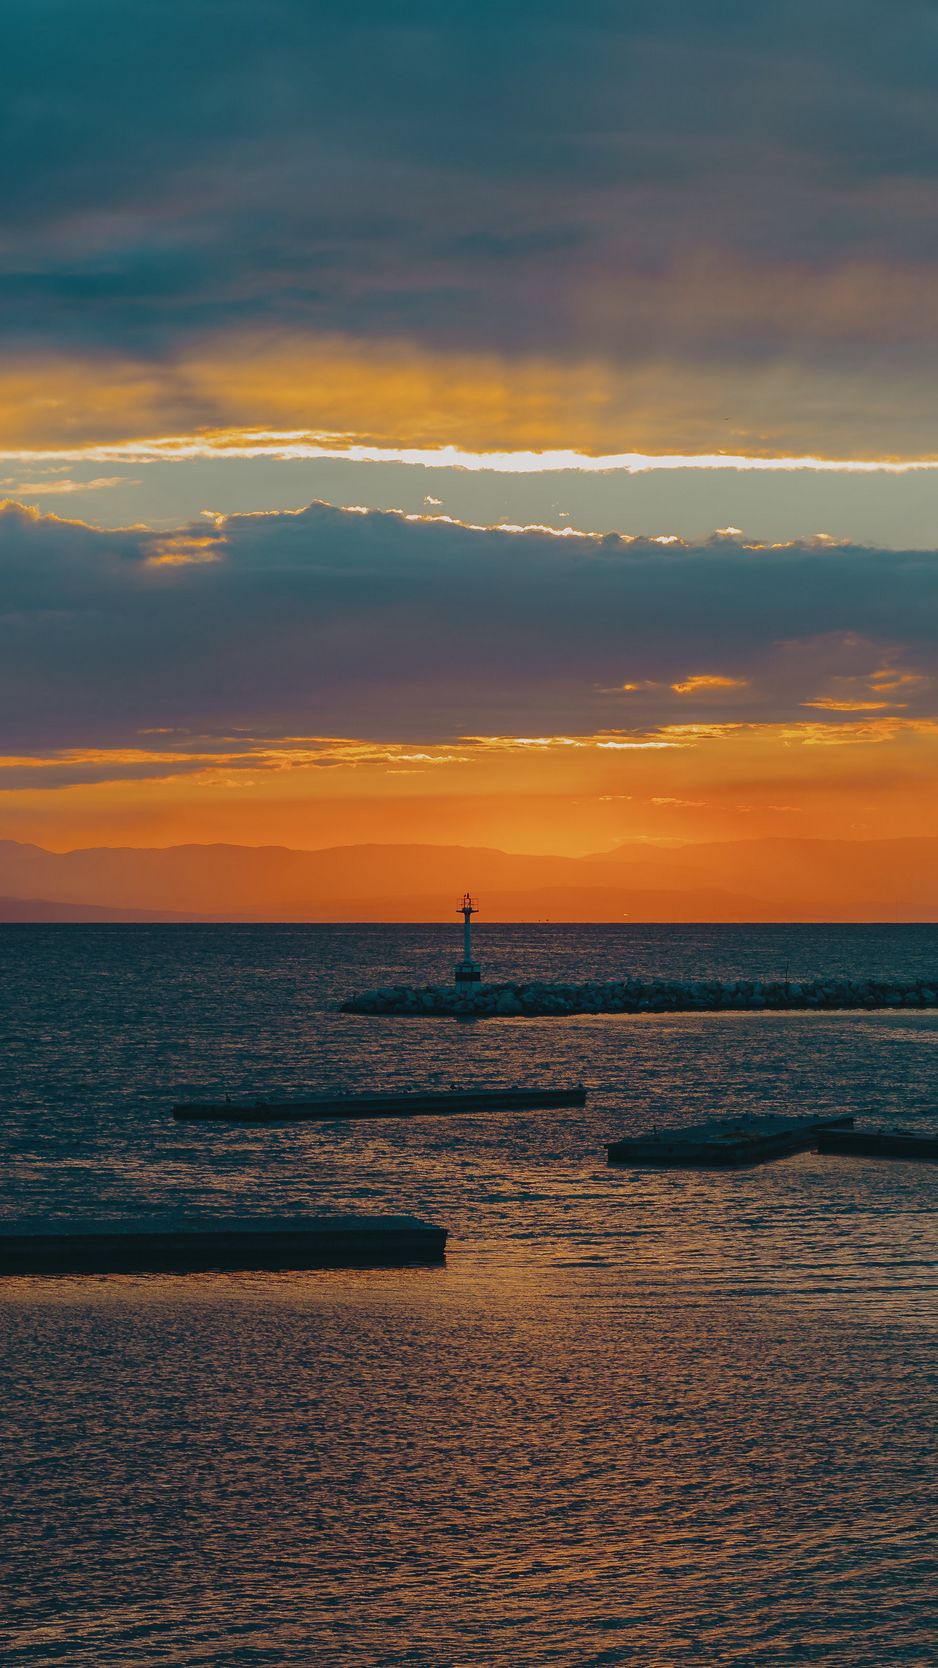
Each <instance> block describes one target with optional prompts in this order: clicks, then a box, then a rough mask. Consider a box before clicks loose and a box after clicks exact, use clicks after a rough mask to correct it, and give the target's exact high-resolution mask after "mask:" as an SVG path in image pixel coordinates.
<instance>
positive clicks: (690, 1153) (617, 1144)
mask: <svg viewBox="0 0 938 1668" xmlns="http://www.w3.org/2000/svg"><path fill="white" fill-rule="evenodd" d="M852 1123H853V1119H852V1118H851V1117H830V1118H784V1117H777V1116H775V1115H773V1114H769V1115H767V1116H765V1117H759V1116H757V1115H746V1116H743V1117H740V1118H714V1119H711V1120H710V1121H709V1122H708V1123H703V1124H692V1125H691V1126H690V1127H689V1128H687V1129H662V1130H658V1129H653V1130H648V1131H646V1132H645V1133H644V1134H643V1135H634V1136H629V1137H627V1138H626V1139H624V1140H622V1141H613V1142H611V1143H610V1144H609V1145H608V1146H607V1148H606V1157H607V1159H608V1161H609V1163H610V1164H665V1165H677V1166H687V1167H692V1168H695V1169H699V1168H704V1169H711V1168H714V1169H726V1168H731V1167H736V1166H738V1165H743V1164H764V1163H765V1162H766V1161H767V1160H768V1159H772V1158H783V1157H784V1156H785V1155H786V1154H787V1153H797V1152H804V1151H805V1150H807V1149H809V1148H812V1147H816V1146H817V1144H818V1138H819V1135H820V1132H821V1131H822V1130H826V1129H835V1128H844V1127H849V1126H850V1125H851V1124H852Z"/></svg>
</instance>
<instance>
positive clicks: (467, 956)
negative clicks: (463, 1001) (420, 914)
mask: <svg viewBox="0 0 938 1668" xmlns="http://www.w3.org/2000/svg"><path fill="white" fill-rule="evenodd" d="M456 913H457V915H461V916H462V918H463V921H464V923H465V925H464V927H463V940H462V961H458V962H457V963H456V989H457V990H461V991H464V992H465V993H466V995H467V996H468V995H471V994H472V992H473V991H475V990H478V988H479V985H480V984H481V982H482V969H481V967H480V966H479V964H478V962H476V961H473V959H472V917H473V915H478V913H479V906H478V904H477V903H476V900H475V898H472V897H470V896H469V893H468V892H467V893H466V894H465V896H464V897H463V900H462V903H461V904H457V905H456Z"/></svg>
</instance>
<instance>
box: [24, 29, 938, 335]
mask: <svg viewBox="0 0 938 1668" xmlns="http://www.w3.org/2000/svg"><path fill="white" fill-rule="evenodd" d="M936 72H938V21H936V16H935V12H934V8H933V7H932V6H931V5H929V4H925V3H919V0H888V3H887V0H852V3H851V4H846V3H840V0H826V3H824V0H822V3H820V4H818V3H816V0H815V3H811V4H809V3H808V0H789V3H787V4H786V5H785V6H778V5H769V4H760V3H756V4H753V3H752V0H739V3H733V4H731V3H720V0H695V3H693V4H691V3H689V0H688V3H686V4H685V3H680V0H655V3H652V0H647V3H644V0H632V3H631V4H629V5H628V6H623V5H621V4H613V3H611V0H609V3H601V0H586V3H585V4H581V5H578V6H576V7H572V6H570V5H568V4H562V5H561V4H558V3H553V0H537V3H536V4H535V3H530V4H529V3H526V0H520V3H519V0H515V3H504V0H502V3H499V4H495V3H484V0H483V3H482V4H479V3H478V0H476V3H474V4H471V5H470V4H449V5H447V6H445V7H441V6H439V5H438V4H430V3H425V4H421V3H415V0H403V3H401V4H396V5H394V6H388V5H387V4H376V3H375V4H364V3H359V4H356V3H354V0H352V3H350V4H347V5H345V6H342V7H336V6H331V5H330V6H327V5H325V4H315V3H314V4H310V3H309V0H158V3H157V0H141V3H139V4H135V5H127V4H126V0H10V4H8V6H7V7H6V8H5V12H4V51H3V54H2V57H0V109H2V112H3V115H2V123H3V131H2V139H3V144H2V151H0V154H2V157H3V220H4V224H3V228H2V231H0V301H2V320H3V324H2V329H3V331H4V333H5V334H6V336H7V337H8V339H9V338H15V340H16V342H17V344H18V345H20V346H21V347H22V346H26V347H29V346H34V345H35V344H36V343H39V344H51V345H53V346H56V347H61V346H63V345H71V346H74V347H88V346H93V347H96V348H98V349H99V350H104V349H112V350H115V351H120V352H123V353H126V352H133V353H138V354H142V355H149V354H152V355H155V356H157V357H159V356H160V355H169V354H170V353H172V352H175V351H178V350H180V348H181V346H182V345H183V344H184V343H185V342H186V341H189V340H191V339H193V338H200V337H201V336H203V335H205V334H206V333H209V332H213V331H216V330H218V329H226V328H228V329H230V328H242V329H243V328H248V327H256V328H257V329H261V330H263V329H268V328H270V327H272V326H276V327H282V328H284V329H289V330H297V329H300V330H311V331H320V332H322V331H326V332H328V331H340V332H348V333H351V334H355V335H366V336H367V335H382V336H392V337H393V336H398V335H399V336H404V337H407V338H416V339H418V340H421V341H423V342H424V343H428V344H434V345H444V346H467V345H468V346H474V347H495V348H507V349H515V348H527V349H532V350H533V349H537V350H541V351H547V350H549V351H550V352H552V353H560V354H564V353H567V352H571V353H572V352H577V353H583V352H599V353H605V354H608V355H611V356H613V357H615V356H616V355H622V356H625V357H630V356H641V355H653V354H655V353H662V352H666V351H672V350H673V349H674V348H675V347H676V346H677V347H680V348H682V349H683V351H685V352H691V351H693V352H695V353H696V354H698V355H699V356H700V357H702V358H706V357H707V356H708V355H713V356H717V355H723V356H726V355H728V354H735V355H738V356H742V357H745V356H746V355H749V356H756V357H758V356H759V355H760V354H763V353H768V352H776V351H778V350H779V348H780V347H781V346H784V345H785V344H786V343H790V342H792V341H794V342H795V343H796V344H802V345H803V343H804V341H805V340H814V339H817V340H819V341H822V342H823V341H828V340H830V341H832V342H834V343H835V344H836V343H838V342H840V344H841V347H848V348H850V350H851V351H853V352H856V349H857V344H858V341H868V342H869V344H870V345H871V348H873V347H875V346H876V344H877V343H878V342H879V341H881V340H884V341H886V342H890V341H892V340H893V339H894V337H895V334H896V331H897V328H898V329H899V333H900V336H902V335H905V336H907V335H908V334H909V333H910V331H911V333H912V335H913V336H914V334H915V330H914V320H910V319H909V318H908V317H906V318H904V319H903V320H901V321H897V319H896V318H895V316H893V315H892V314H891V313H890V309H889V307H888V305H886V306H883V305H882V296H881V294H880V293H879V292H877V296H876V297H875V298H874V297H871V298H869V299H868V300H864V299H863V298H862V297H861V300H860V302H859V303H858V304H857V306H856V307H855V308H853V309H851V308H847V309H846V317H845V318H842V317H841V311H842V310H841V309H838V308H835V309H833V311H832V312H831V313H829V314H825V315H824V316H823V317H820V318H812V317H811V316H810V309H809V314H808V316H807V317H806V318H805V319H802V320H800V321H799V320H797V319H793V318H792V316H791V314H790V312H789V311H788V310H787V309H786V306H785V304H784V297H781V298H780V297H779V296H778V295H773V296H770V297H769V298H768V299H767V300H766V301H765V303H764V305H762V306H761V307H758V308H756V309H755V310H754V312H753V311H750V316H749V317H748V318H747V319H745V320H739V321H737V325H736V328H735V329H734V328H733V321H732V318H727V319H725V320H723V321H722V323H721V322H719V321H715V319H714V317H713V306H712V305H711V303H712V302H713V295H714V294H715V293H717V292H719V293H725V291H726V289H727V286H728V285H729V286H730V288H732V286H733V284H734V283H735V282H738V283H739V286H740V290H741V292H743V293H744V292H745V291H746V290H747V288H748V289H750V290H751V288H752V284H753V279H752V277H751V275H750V276H749V277H747V276H746V275H747V273H748V271H749V267H750V266H751V265H752V264H753V263H755V264H756V265H757V266H759V267H760V269H761V268H764V267H765V266H766V265H768V266H769V267H772V266H778V267H779V268H781V269H783V270H784V269H787V268H788V267H790V268H791V271H792V277H791V278H790V280H789V282H790V283H791V284H794V285H795V288H796V289H798V288H799V287H800V289H801V290H803V291H805V292H807V291H808V290H809V288H810V281H811V278H812V275H813V276H815V277H817V276H824V275H825V274H829V272H830V270H831V269H832V268H837V267H839V266H843V265H844V264H845V263H846V265H847V266H850V265H851V263H860V264H861V265H863V264H864V263H866V264H869V263H874V264H876V263H878V264H880V265H882V264H884V265H885V267H886V268H887V269H892V268H893V267H895V268H903V267H908V268H910V269H911V270H913V271H914V272H919V271H920V269H921V268H922V267H923V266H924V268H925V269H926V270H927V269H928V268H929V267H930V265H931V263H932V262H933V261H934V259H935V257H936V240H938V230H936V228H938V215H936V214H935V206H936V204H935V192H936V177H938V127H936V124H935V122H934V119H933V99H934V91H933V90H934V86H935V78H936ZM701 253H703V254H704V255H706V257H707V261H708V262H709V263H710V264H709V265H707V264H706V263H705V265H704V266H703V267H695V266H694V265H693V263H694V262H696V261H698V260H699V258H700V256H701ZM688 263H691V266H690V267H689V266H688ZM734 274H736V275H737V277H735V278H734ZM633 290H634V296H633V295H632V291H633ZM708 298H709V299H708ZM923 328H924V326H923Z"/></svg>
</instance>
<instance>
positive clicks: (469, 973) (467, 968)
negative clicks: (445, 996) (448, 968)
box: [456, 961, 482, 991]
mask: <svg viewBox="0 0 938 1668" xmlns="http://www.w3.org/2000/svg"><path fill="white" fill-rule="evenodd" d="M481 983H482V969H481V967H480V966H479V964H478V962H477V961H458V962H457V963H456V989H457V990H462V991H476V990H478V988H479V986H480V984H481Z"/></svg>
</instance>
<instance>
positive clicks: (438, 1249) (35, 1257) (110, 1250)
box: [0, 1216, 447, 1276]
mask: <svg viewBox="0 0 938 1668" xmlns="http://www.w3.org/2000/svg"><path fill="white" fill-rule="evenodd" d="M446 1237H447V1232H446V1229H445V1228H438V1227H435V1226H434V1225H433V1224H432V1223H430V1222H421V1221H420V1220H419V1219H418V1218H417V1217H414V1216H320V1217H317V1216H300V1217H291V1218H288V1219H281V1218H276V1217H273V1218H259V1219H257V1220H251V1221H235V1220H227V1221H226V1220H224V1219H223V1220H220V1221H213V1220H212V1219H210V1218H209V1219H202V1220H198V1219H193V1218H177V1219H173V1220H169V1221H166V1220H164V1221H161V1222H159V1223H148V1222H80V1223H79V1222H76V1223H74V1224H72V1223H70V1224H68V1225H65V1224H63V1225H61V1226H59V1225H55V1226H54V1227H46V1228H42V1227H39V1228H37V1227H36V1226H34V1225H32V1224H25V1223H20V1224H11V1225H5V1226H4V1227H3V1228H2V1229H0V1276H2V1275H23V1274H196V1273H206V1272H210V1271H213V1270H241V1271H246V1270H250V1269H308V1268H352V1267H357V1268H397V1267H404V1266H407V1265H409V1264H412V1263H440V1262H442V1261H443V1253H444V1250H445V1247H446Z"/></svg>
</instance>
